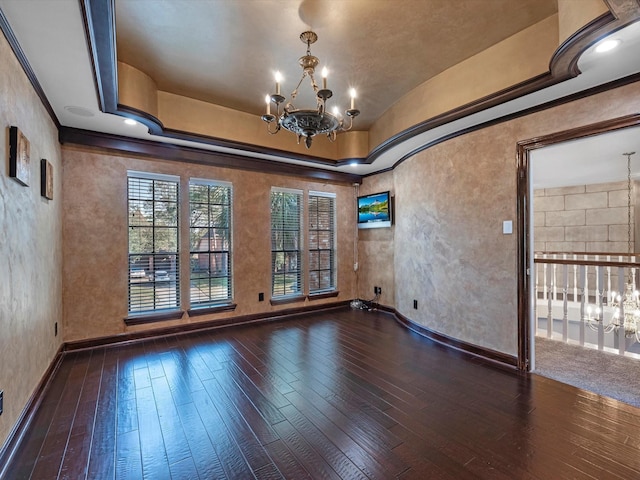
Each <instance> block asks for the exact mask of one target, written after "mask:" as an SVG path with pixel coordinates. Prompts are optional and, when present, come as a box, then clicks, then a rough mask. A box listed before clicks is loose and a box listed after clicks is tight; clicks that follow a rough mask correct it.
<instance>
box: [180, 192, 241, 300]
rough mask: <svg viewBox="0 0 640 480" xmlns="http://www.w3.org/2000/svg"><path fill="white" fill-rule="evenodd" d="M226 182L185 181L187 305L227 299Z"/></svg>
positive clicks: (229, 201)
mask: <svg viewBox="0 0 640 480" xmlns="http://www.w3.org/2000/svg"><path fill="white" fill-rule="evenodd" d="M231 206H232V190H231V184H230V183H223V182H212V181H207V180H196V179H192V180H191V181H190V182H189V211H190V212H191V214H190V217H191V218H190V222H189V245H190V246H189V254H190V259H191V268H190V270H191V274H190V277H191V278H190V284H189V290H190V298H191V307H192V308H197V307H207V306H211V305H215V304H216V303H221V302H228V301H230V300H231V298H232V289H231V285H232V282H231V279H232V277H231V275H232V274H231V211H232V208H231Z"/></svg>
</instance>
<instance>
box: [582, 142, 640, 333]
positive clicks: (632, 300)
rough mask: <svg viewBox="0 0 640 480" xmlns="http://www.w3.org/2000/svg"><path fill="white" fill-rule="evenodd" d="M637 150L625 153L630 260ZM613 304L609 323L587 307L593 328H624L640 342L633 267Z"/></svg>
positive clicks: (639, 304) (639, 311)
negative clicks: (623, 288)
mask: <svg viewBox="0 0 640 480" xmlns="http://www.w3.org/2000/svg"><path fill="white" fill-rule="evenodd" d="M635 153H636V152H630V153H623V155H626V157H627V254H628V256H629V261H631V257H632V255H633V249H632V246H631V225H632V223H631V221H632V219H631V155H634V154H635ZM610 298H611V299H612V303H611V306H612V308H613V315H612V317H611V319H610V320H609V322H608V323H606V324H605V323H604V319H603V315H602V313H603V312H601V309H600V308H596V309H595V311H593V310H592V309H591V307H588V308H587V314H586V315H585V320H586V322H587V325H589V327H590V328H591V329H592V330H598V328H599V325H602V327H603V330H604V332H605V333H610V332H612V331H614V330H615V331H619V330H621V329H622V331H623V332H624V336H625V337H627V338H631V337H634V336H635V337H636V340H637V341H638V342H640V293H639V292H638V290H636V285H635V282H634V277H633V269H632V268H629V277H628V279H627V283H626V285H625V291H624V293H623V292H620V293H618V294H617V293H616V292H614V291H612V292H611V296H610Z"/></svg>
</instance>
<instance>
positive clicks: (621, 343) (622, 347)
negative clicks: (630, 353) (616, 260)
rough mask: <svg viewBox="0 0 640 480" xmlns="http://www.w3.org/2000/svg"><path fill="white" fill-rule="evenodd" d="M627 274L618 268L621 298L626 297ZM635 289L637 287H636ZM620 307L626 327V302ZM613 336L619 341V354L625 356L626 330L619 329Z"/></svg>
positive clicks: (622, 268)
mask: <svg viewBox="0 0 640 480" xmlns="http://www.w3.org/2000/svg"><path fill="white" fill-rule="evenodd" d="M625 278H626V276H625V274H624V267H618V290H619V291H620V296H621V297H622V296H624V291H625V288H624V283H625ZM634 288H635V287H634ZM621 303H623V305H621V306H620V307H621V308H620V318H621V319H622V322H623V325H624V302H621ZM613 335H616V339H617V341H618V354H620V355H624V351H625V349H626V346H627V345H626V341H627V340H626V338H625V336H624V328H618V329H617V331H616V332H613Z"/></svg>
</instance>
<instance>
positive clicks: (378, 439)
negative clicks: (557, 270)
mask: <svg viewBox="0 0 640 480" xmlns="http://www.w3.org/2000/svg"><path fill="white" fill-rule="evenodd" d="M8 472H9V474H8V478H10V479H18V478H32V479H54V478H65V479H67V478H68V479H74V480H75V479H84V478H88V479H92V480H93V479H113V478H118V479H125V478H132V479H137V478H148V479H154V480H156V479H165V478H167V479H169V478H171V479H198V478H200V479H214V478H222V479H224V478H227V479H243V480H244V479H252V478H259V479H277V478H287V479H296V480H297V479H309V478H313V479H316V478H322V479H325V478H326V479H364V478H375V479H393V478H400V479H410V478H411V479H414V478H415V479H452V480H460V479H476V478H487V479H505V480H507V479H508V480H513V479H543V480H556V479H565V478H566V479H569V478H571V479H582V478H589V479H609V478H611V479H638V478H640V410H639V409H636V408H634V407H631V406H629V405H626V404H623V403H619V402H617V401H615V400H610V399H607V398H604V397H599V396H597V395H595V394H591V393H588V392H585V391H582V390H579V389H576V388H573V387H570V386H567V385H563V384H561V383H557V382H555V381H553V380H549V379H545V378H543V377H539V376H536V375H531V376H529V375H524V374H518V373H517V372H515V371H512V370H509V369H507V368H506V367H500V366H495V365H491V364H488V363H486V362H483V361H482V360H480V359H477V358H473V357H470V356H467V355H466V354H462V353H459V352H457V351H454V350H451V349H448V348H446V347H442V346H439V345H437V344H435V343H433V342H431V341H429V340H427V339H424V338H422V337H419V336H417V335H416V334H413V333H411V332H409V331H408V330H406V329H405V328H404V327H402V326H400V325H398V324H397V323H396V322H395V321H394V320H393V318H392V317H391V316H389V315H386V314H383V313H378V312H363V311H351V310H338V311H333V312H325V313H321V314H313V315H308V316H301V317H299V318H298V319H296V320H287V321H282V322H274V323H267V324H260V325H253V326H245V327H235V328H229V329H221V330H217V331H209V332H199V333H190V334H185V335H178V336H170V337H164V338H159V339H154V340H151V341H145V342H140V343H135V344H130V345H122V346H116V347H109V348H96V349H94V350H90V351H76V352H71V353H68V354H66V356H65V358H64V360H63V363H62V365H61V367H60V369H59V370H58V372H57V374H56V376H55V379H54V381H53V383H52V386H51V388H50V389H49V391H48V392H47V394H46V397H45V398H44V401H43V403H42V405H41V407H40V409H39V411H38V413H37V416H36V418H35V419H34V421H33V423H32V425H31V427H30V429H29V431H28V432H27V434H26V436H25V440H24V442H23V444H22V445H21V446H20V449H19V452H18V454H17V455H16V456H15V457H14V460H13V462H12V464H11V465H10V466H9V469H8Z"/></svg>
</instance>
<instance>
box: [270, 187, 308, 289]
mask: <svg viewBox="0 0 640 480" xmlns="http://www.w3.org/2000/svg"><path fill="white" fill-rule="evenodd" d="M302 241H303V238H302V191H300V190H291V189H282V188H275V187H274V188H272V190H271V275H272V278H271V280H272V281H271V285H272V288H271V294H272V296H273V297H283V296H290V295H299V294H301V293H303V291H304V290H303V284H302V245H303V244H302Z"/></svg>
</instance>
